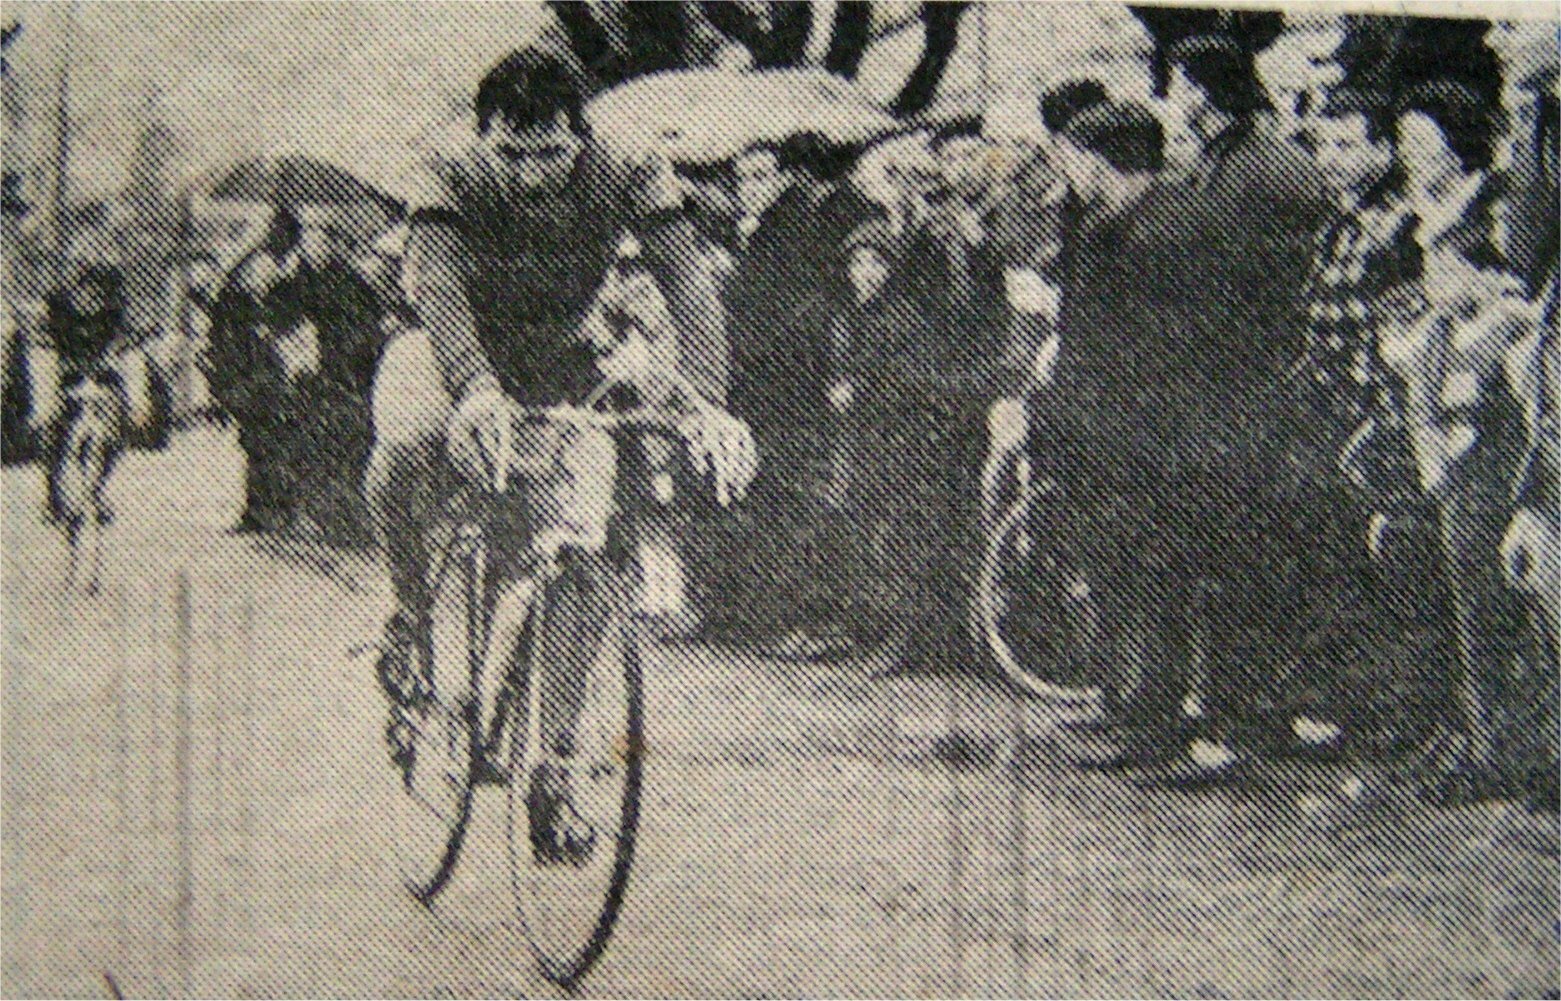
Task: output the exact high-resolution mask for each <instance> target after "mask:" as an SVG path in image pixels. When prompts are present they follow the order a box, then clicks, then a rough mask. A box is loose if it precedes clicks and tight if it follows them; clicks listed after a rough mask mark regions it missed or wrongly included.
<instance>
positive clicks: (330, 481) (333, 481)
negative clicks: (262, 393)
mask: <svg viewBox="0 0 1561 1001" xmlns="http://www.w3.org/2000/svg"><path fill="white" fill-rule="evenodd" d="M299 221H300V230H299V236H298V243H297V246H296V248H295V249H294V251H293V254H292V258H291V259H289V260H286V261H284V264H283V269H284V271H285V272H286V274H285V275H284V276H283V277H282V278H281V279H280V280H279V281H278V283H277V284H276V285H275V286H274V287H273V288H272V290H271V291H270V293H269V295H268V296H267V299H268V302H269V303H270V309H271V314H272V315H271V316H270V319H269V323H268V325H269V327H270V330H271V332H272V335H273V337H274V338H275V341H274V343H275V345H276V349H277V352H278V354H279V355H280V356H281V358H282V360H283V364H284V367H285V369H286V374H287V377H288V386H287V390H286V395H287V398H288V399H289V400H290V401H291V403H292V407H293V413H294V420H293V422H292V423H291V425H290V426H289V427H288V428H287V429H286V432H285V433H286V434H287V435H288V436H289V437H288V440H286V441H284V442H282V443H280V444H281V448H282V450H283V453H284V456H285V459H284V461H285V462H286V464H287V466H288V469H287V471H286V474H285V475H286V477H287V478H288V480H289V481H290V482H292V483H294V484H295V485H296V490H297V495H296V500H297V502H298V505H299V512H300V513H303V514H307V515H308V516H309V517H310V518H311V520H313V522H314V523H315V525H316V526H317V527H318V528H319V529H320V530H321V531H322V532H323V534H324V537H325V539H326V540H327V541H330V542H333V543H336V544H344V545H353V546H358V545H365V544H367V542H368V540H369V533H368V520H367V513H366V510H365V509H364V507H363V499H362V490H361V484H362V482H363V471H364V468H365V466H366V464H367V462H368V456H369V449H370V447H371V446H372V444H373V435H372V431H371V429H370V424H369V391H370V388H371V386H372V384H373V380H374V370H375V366H376V365H377V364H378V362H379V352H380V348H381V346H382V345H383V336H384V335H383V331H382V326H381V325H382V323H383V320H384V316H385V314H386V311H387V309H388V308H389V307H388V304H387V303H386V302H385V300H384V299H383V298H382V297H381V296H380V295H377V294H376V293H375V290H374V288H373V286H371V285H370V284H369V282H368V280H367V279H365V278H364V277H363V275H362V274H360V273H359V272H358V271H357V270H356V269H355V268H353V267H352V266H351V265H350V264H349V263H348V261H347V258H346V253H347V242H346V240H345V239H344V238H343V237H342V236H341V235H339V234H337V233H336V232H335V231H333V230H332V229H331V228H330V226H329V216H327V215H325V214H323V213H322V212H321V211H320V210H318V209H311V208H310V207H307V206H305V207H303V208H302V209H300V211H299ZM382 280H383V279H382Z"/></svg>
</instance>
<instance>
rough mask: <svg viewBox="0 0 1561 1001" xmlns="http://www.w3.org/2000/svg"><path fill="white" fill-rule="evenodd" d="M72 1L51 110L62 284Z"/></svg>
mask: <svg viewBox="0 0 1561 1001" xmlns="http://www.w3.org/2000/svg"><path fill="white" fill-rule="evenodd" d="M75 45H76V0H71V2H70V4H69V5H67V6H66V8H65V49H64V51H63V52H62V53H61V57H60V75H59V83H58V90H57V93H56V94H55V107H54V241H55V246H54V255H55V256H54V282H55V285H56V286H58V285H59V284H61V283H63V282H64V281H65V277H66V267H67V263H66V262H67V258H68V257H69V255H70V214H69V202H68V195H69V189H70V64H71V62H72V60H73V59H74V58H75Z"/></svg>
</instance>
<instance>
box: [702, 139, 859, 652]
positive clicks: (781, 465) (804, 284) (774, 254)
mask: <svg viewBox="0 0 1561 1001" xmlns="http://www.w3.org/2000/svg"><path fill="white" fill-rule="evenodd" d="M733 172H734V174H735V177H736V187H735V191H736V199H735V200H736V203H737V206H738V210H739V216H738V220H737V224H736V238H735V246H736V251H735V254H734V257H735V269H734V272H733V274H732V276H731V279H730V280H729V282H728V283H727V287H726V296H725V303H726V306H727V310H728V316H729V323H730V333H731V346H732V347H731V350H732V374H731V397H730V399H731V409H732V411H733V413H734V414H736V415H737V416H738V417H739V418H741V419H743V420H745V421H747V422H748V425H749V426H750V427H751V428H752V429H753V434H754V439H755V442H756V444H757V446H758V450H759V475H758V479H757V480H756V481H755V483H754V484H753V487H752V489H751V490H750V492H749V502H748V504H747V505H745V507H744V509H743V510H740V511H739V512H738V517H737V518H736V519H734V522H735V524H734V527H733V529H732V531H735V532H737V533H739V536H740V539H734V540H729V541H730V542H731V544H730V545H729V546H728V547H727V548H728V551H730V552H732V553H734V554H741V556H740V558H737V559H735V560H734V562H733V563H732V564H731V565H728V566H726V567H724V568H713V569H714V570H715V572H716V574H717V575H718V577H719V578H720V583H719V584H718V585H717V588H716V590H717V591H718V592H719V599H720V600H719V601H718V602H717V605H718V607H716V608H714V609H712V620H713V621H712V622H711V626H712V629H713V631H714V632H716V633H722V632H729V633H732V634H734V638H741V639H746V640H754V639H763V638H775V637H779V639H780V642H779V643H778V644H777V645H776V652H777V653H778V654H781V655H783V656H798V657H808V656H823V655H825V654H827V653H829V652H831V651H832V650H833V649H835V648H837V647H838V646H839V644H838V643H837V642H835V640H834V639H833V638H832V637H831V638H823V637H820V636H815V635H813V634H814V633H821V632H823V631H824V624H823V623H820V622H818V621H816V618H815V616H814V615H813V613H812V612H811V611H810V610H808V609H807V608H805V607H804V604H805V603H802V602H800V601H799V600H798V598H797V596H798V595H800V594H802V592H803V590H804V584H805V582H806V581H807V580H808V579H809V578H810V577H811V576H812V575H813V572H814V566H813V560H814V558H815V557H813V556H812V555H810V554H812V553H815V552H816V551H817V549H818V544H819V539H818V527H817V525H818V519H817V518H815V517H814V514H815V513H816V508H817V505H818V503H819V496H818V495H819V484H820V482H821V476H820V474H821V472H822V468H821V463H820V461H819V458H820V456H821V455H822V454H823V447H822V446H823V443H824V441H825V440H826V439H827V437H828V435H829V433H830V418H829V415H828V411H827V408H826V400H825V386H826V378H827V367H828V345H827V344H826V343H825V331H823V330H821V329H819V327H818V325H817V324H816V323H814V322H811V321H810V320H807V319H805V317H807V316H808V315H810V311H809V310H808V309H807V308H806V307H807V305H808V303H809V300H810V299H811V298H812V297H813V296H814V295H816V294H817V293H818V292H819V291H820V289H825V288H828V287H830V285H829V282H828V281H826V280H825V279H824V278H823V272H824V270H825V269H826V268H827V261H828V259H829V258H830V257H831V256H832V254H831V253H830V252H829V251H828V249H827V248H824V252H823V253H821V252H820V251H821V247H820V245H819V243H818V240H819V237H818V234H817V233H816V231H815V222H816V219H817V210H818V206H819V204H820V200H821V198H822V197H823V196H824V195H825V194H826V193H827V191H826V190H825V189H824V188H823V187H822V186H821V185H819V184H817V183H816V182H814V181H813V180H812V179H810V178H808V177H806V176H803V175H802V174H801V172H799V171H797V170H796V169H794V168H793V167H792V166H791V165H790V164H789V163H787V162H785V161H783V160H782V158H781V156H780V151H779V149H778V148H777V147H776V146H773V145H760V146H755V147H753V148H751V149H749V150H747V151H745V152H744V153H742V154H741V155H739V156H738V157H737V158H736V159H735V161H734V163H733ZM821 262H825V263H821ZM833 281H834V282H835V283H837V284H836V285H835V286H834V287H838V281H839V279H838V278H835V279H833Z"/></svg>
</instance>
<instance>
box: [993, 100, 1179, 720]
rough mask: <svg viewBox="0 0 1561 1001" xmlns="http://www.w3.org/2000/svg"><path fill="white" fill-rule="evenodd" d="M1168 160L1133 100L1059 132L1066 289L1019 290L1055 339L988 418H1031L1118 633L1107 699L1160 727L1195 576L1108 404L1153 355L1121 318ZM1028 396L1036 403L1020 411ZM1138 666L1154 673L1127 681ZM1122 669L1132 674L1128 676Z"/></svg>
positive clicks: (1145, 265)
mask: <svg viewBox="0 0 1561 1001" xmlns="http://www.w3.org/2000/svg"><path fill="white" fill-rule="evenodd" d="M1164 156H1165V138H1164V132H1163V129H1162V128H1161V126H1160V123H1159V122H1158V121H1157V120H1156V118H1155V117H1154V116H1153V115H1152V114H1151V113H1150V112H1149V111H1148V109H1146V108H1143V107H1142V106H1139V105H1135V104H1121V105H1118V104H1114V103H1107V104H1100V105H1096V106H1094V107H1091V108H1089V109H1087V110H1084V111H1082V112H1080V113H1078V114H1077V115H1076V116H1074V117H1073V118H1072V119H1071V120H1069V121H1068V123H1067V124H1066V125H1065V126H1064V127H1063V129H1062V132H1061V135H1060V136H1059V138H1058V142H1057V144H1056V148H1055V152H1054V159H1055V160H1056V162H1057V165H1058V167H1059V169H1060V170H1061V171H1062V172H1063V174H1064V176H1065V177H1066V178H1067V182H1068V185H1069V189H1070V200H1071V207H1070V210H1069V217H1070V218H1069V220H1068V229H1067V232H1068V238H1067V241H1066V246H1065V249H1064V254H1065V259H1064V261H1063V265H1062V272H1063V275H1064V284H1063V287H1062V290H1061V292H1060V295H1059V294H1058V293H1056V292H1053V291H1051V290H1049V288H1048V286H1047V285H1046V284H1045V283H1044V281H1043V280H1042V279H1041V277H1040V276H1039V275H1037V276H1035V278H1033V279H1032V280H1031V281H1030V284H1033V285H1035V286H1036V287H1035V288H1034V289H1033V290H1031V291H1030V293H1029V295H1028V297H1029V298H1030V299H1033V300H1035V302H1036V306H1037V309H1036V310H1035V312H1036V313H1037V314H1038V315H1044V310H1043V308H1042V307H1045V306H1049V305H1051V304H1050V303H1046V302H1045V300H1046V299H1048V298H1051V299H1060V302H1059V303H1057V304H1056V306H1055V308H1057V309H1058V310H1060V315H1059V320H1058V332H1057V339H1056V341H1054V342H1053V344H1054V346H1053V349H1052V350H1051V351H1049V352H1047V354H1048V355H1050V356H1051V357H1052V358H1054V359H1055V362H1054V368H1053V369H1052V370H1051V371H1049V372H1048V371H1046V368H1045V366H1044V364H1043V365H1041V366H1038V368H1039V369H1040V371H1037V372H1036V375H1035V376H1034V377H1033V381H1032V385H1033V387H1034V388H1033V390H1032V393H1031V394H1030V395H1031V397H1032V399H1031V400H1030V401H1026V400H1024V399H1023V398H1022V397H1015V398H1013V399H1012V400H1011V401H1006V406H1005V409H1010V410H1018V411H1019V415H1018V416H1008V417H1007V418H1006V419H1004V418H1003V417H1002V415H1001V414H1000V412H998V410H997V408H994V414H993V417H992V424H993V437H994V440H997V439H999V438H1000V437H1001V439H1003V440H1013V439H1014V438H1016V437H1018V431H1017V429H1015V430H1009V431H1007V432H1005V433H1004V434H1002V435H1001V436H1000V435H999V433H998V429H999V428H1000V427H1005V426H1008V425H1017V426H1018V427H1023V426H1025V425H1027V424H1029V423H1030V422H1031V421H1032V420H1033V423H1034V429H1033V432H1032V435H1031V442H1032V444H1031V450H1032V455H1033V457H1034V460H1035V462H1036V465H1037V468H1038V469H1039V470H1040V471H1043V472H1044V473H1045V474H1046V475H1048V476H1049V477H1050V478H1052V479H1053V480H1055V481H1056V482H1057V483H1058V484H1059V485H1060V487H1061V493H1062V496H1061V497H1060V498H1058V499H1057V500H1056V501H1055V502H1054V503H1056V504H1057V505H1058V509H1059V512H1060V517H1059V520H1060V522H1061V524H1062V525H1063V526H1064V527H1063V531H1062V533H1061V535H1062V539H1061V540H1060V545H1061V548H1062V549H1063V550H1064V551H1065V553H1066V555H1067V556H1068V558H1069V560H1070V562H1072V563H1073V564H1074V566H1075V567H1076V568H1077V569H1078V571H1079V573H1080V575H1081V576H1082V577H1083V578H1084V579H1085V580H1086V581H1087V582H1088V585H1089V586H1090V588H1091V590H1092V591H1094V592H1095V593H1096V594H1097V595H1098V598H1097V603H1098V604H1099V605H1100V606H1101V613H1102V616H1101V617H1102V619H1103V621H1105V622H1108V623H1112V624H1114V625H1115V627H1116V630H1117V636H1115V637H1112V638H1111V641H1107V638H1104V637H1102V638H1101V640H1100V641H1099V642H1097V644H1096V648H1095V650H1094V651H1093V653H1094V655H1095V661H1096V668H1095V670H1096V673H1097V674H1098V675H1099V677H1100V680H1101V683H1102V686H1103V687H1104V688H1105V689H1106V690H1107V691H1108V693H1112V694H1113V695H1115V696H1117V697H1116V698H1113V699H1112V708H1113V709H1114V710H1116V717H1115V718H1116V720H1118V721H1120V722H1123V723H1125V724H1127V725H1128V726H1129V727H1134V726H1136V725H1138V724H1139V723H1140V721H1142V725H1143V726H1144V727H1146V728H1148V727H1161V726H1164V725H1165V721H1166V720H1168V719H1170V718H1172V714H1173V712H1174V705H1175V700H1176V699H1179V698H1180V697H1181V693H1180V691H1178V690H1177V688H1176V684H1175V683H1176V682H1178V681H1182V680H1184V679H1183V677H1182V675H1181V674H1180V673H1177V674H1176V675H1175V676H1174V677H1171V676H1169V675H1170V671H1169V667H1170V665H1168V664H1165V663H1163V661H1165V660H1167V659H1169V658H1168V652H1167V651H1168V649H1169V648H1170V647H1171V646H1172V645H1173V643H1174V641H1175V640H1176V639H1178V638H1179V637H1177V635H1176V633H1177V630H1178V629H1179V628H1180V627H1181V625H1182V622H1181V619H1180V617H1179V616H1178V614H1177V613H1176V609H1177V608H1179V607H1180V602H1181V600H1182V595H1181V588H1182V587H1183V585H1184V582H1185V580H1186V579H1187V578H1188V577H1189V576H1190V575H1191V571H1190V569H1189V562H1188V561H1187V560H1186V559H1185V558H1180V559H1179V558H1178V550H1177V549H1176V548H1175V547H1174V546H1173V545H1172V543H1173V542H1175V541H1176V540H1175V539H1174V538H1166V537H1163V536H1162V535H1161V533H1159V532H1157V531H1155V528H1154V526H1155V525H1156V522H1157V519H1158V518H1160V517H1162V516H1163V512H1164V511H1166V510H1167V509H1170V508H1171V505H1169V504H1168V503H1167V501H1168V500H1170V498H1166V497H1164V496H1163V494H1164V483H1165V477H1164V476H1163V474H1160V473H1159V471H1158V470H1157V469H1156V466H1155V464H1154V455H1153V449H1152V447H1151V446H1148V445H1147V444H1146V443H1143V442H1142V441H1140V440H1136V439H1135V437H1134V435H1133V433H1132V432H1131V431H1129V430H1128V429H1127V428H1125V427H1123V426H1121V425H1118V424H1116V423H1115V420H1116V417H1115V411H1116V410H1117V409H1119V408H1120V407H1121V406H1123V405H1124V404H1123V402H1122V401H1124V400H1131V399H1132V398H1133V396H1134V381H1133V380H1134V379H1135V372H1136V371H1138V370H1141V369H1142V368H1143V367H1145V366H1146V365H1152V364H1153V362H1154V359H1153V358H1145V359H1140V358H1139V357H1138V356H1139V355H1140V354H1143V353H1147V352H1152V351H1154V350H1155V347H1154V346H1153V345H1152V344H1139V343H1138V342H1137V341H1136V340H1130V339H1129V336H1133V337H1141V336H1143V335H1142V334H1139V333H1136V332H1134V328H1130V327H1129V328H1124V327H1123V326H1121V325H1119V321H1118V317H1119V316H1121V315H1126V316H1128V317H1132V314H1131V313H1130V312H1128V310H1129V309H1130V308H1131V307H1132V305H1133V304H1134V303H1136V302H1137V297H1138V296H1139V294H1140V289H1139V287H1138V286H1139V284H1140V283H1141V282H1142V280H1143V274H1144V272H1145V271H1146V270H1148V269H1151V268H1154V267H1156V266H1158V265H1159V264H1160V262H1159V261H1158V260H1156V255H1158V254H1159V253H1161V248H1159V247H1158V246H1156V244H1155V242H1154V240H1153V239H1152V237H1153V236H1154V235H1155V234H1152V233H1145V232H1142V231H1140V230H1139V229H1138V228H1137V226H1136V225H1135V223H1136V219H1137V212H1136V210H1135V206H1138V205H1141V204H1142V203H1143V201H1144V200H1145V199H1147V198H1148V197H1149V196H1150V195H1151V194H1152V193H1154V191H1155V185H1156V184H1159V183H1165V182H1164V180H1163V178H1160V179H1157V177H1158V175H1157V172H1158V171H1160V170H1161V169H1162V167H1163V166H1164V163H1165V160H1164ZM1016 285H1017V283H1016ZM1044 357H1045V356H1042V359H1043V360H1044ZM1032 371H1034V370H1032ZM1150 377H1151V378H1153V377H1154V376H1150ZM1140 378H1141V376H1140ZM1026 403H1028V405H1029V406H1032V407H1033V408H1034V413H1033V416H1032V417H1030V418H1028V419H1026V417H1025V416H1024V407H1025V406H1026ZM1020 440H1022V439H1020ZM1147 665H1154V666H1155V667H1156V668H1157V670H1156V671H1154V672H1153V673H1151V674H1149V675H1148V676H1147V677H1146V678H1143V679H1139V678H1137V677H1136V675H1138V674H1141V673H1144V669H1143V666H1147ZM1128 675H1134V676H1135V677H1133V679H1132V680H1131V681H1127V680H1124V679H1125V678H1127V677H1128ZM1133 732H1135V731H1134V730H1132V729H1130V730H1129V733H1130V734H1131V733H1133Z"/></svg>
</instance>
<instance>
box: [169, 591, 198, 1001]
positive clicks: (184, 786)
mask: <svg viewBox="0 0 1561 1001" xmlns="http://www.w3.org/2000/svg"><path fill="white" fill-rule="evenodd" d="M190 638H191V629H190V577H189V574H188V573H187V572H186V571H183V570H181V571H179V575H178V578H177V581H176V583H175V585H174V641H173V642H174V669H175V672H176V675H175V685H176V688H177V696H176V697H177V699H178V709H177V715H176V718H175V721H174V722H175V727H176V730H175V732H174V781H175V783H176V784H177V791H176V793H175V795H177V796H178V820H177V824H178V868H179V876H178V879H179V896H178V899H177V900H176V901H175V902H174V920H175V924H176V931H177V935H178V962H179V975H180V977H182V978H183V979H182V982H181V991H180V993H182V994H183V995H184V996H185V997H189V996H191V995H193V993H194V991H193V989H192V988H193V984H192V979H193V978H192V975H191V974H192V968H191V956H190V923H191V922H190V919H191V916H192V912H193V910H194V905H195V887H194V878H193V877H194V873H193V864H192V863H193V859H192V855H193V847H194V846H193V845H192V843H191V837H192V834H193V827H194V824H193V821H194V816H193V810H192V806H193V797H192V795H191V789H190V784H191V778H192V774H191V772H192V770H191V767H190V765H191V762H190V749H191V735H192V729H193V727H194V723H195V721H194V703H193V699H192V693H191V669H190Z"/></svg>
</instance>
